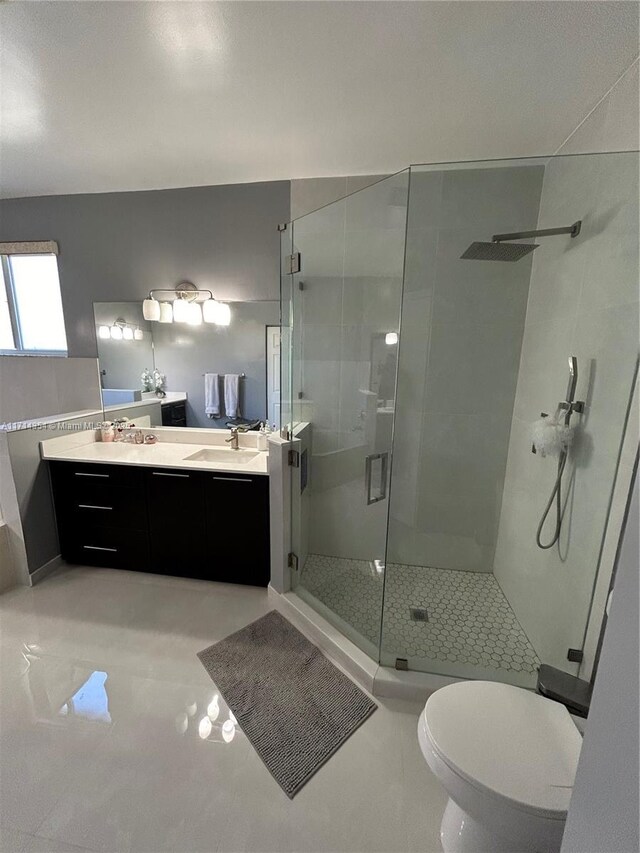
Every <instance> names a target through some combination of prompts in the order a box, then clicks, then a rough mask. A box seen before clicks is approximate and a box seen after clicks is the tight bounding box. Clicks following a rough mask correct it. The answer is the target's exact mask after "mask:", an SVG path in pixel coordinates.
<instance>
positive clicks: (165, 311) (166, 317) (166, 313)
mask: <svg viewBox="0 0 640 853" xmlns="http://www.w3.org/2000/svg"><path fill="white" fill-rule="evenodd" d="M158 320H159V322H160V323H173V305H172V304H171V303H170V302H161V303H160V317H159V318H158Z"/></svg>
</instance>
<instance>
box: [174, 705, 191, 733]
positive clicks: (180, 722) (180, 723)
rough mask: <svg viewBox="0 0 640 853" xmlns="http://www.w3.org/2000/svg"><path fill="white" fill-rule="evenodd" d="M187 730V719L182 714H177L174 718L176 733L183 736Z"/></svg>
mask: <svg viewBox="0 0 640 853" xmlns="http://www.w3.org/2000/svg"><path fill="white" fill-rule="evenodd" d="M188 728H189V717H188V716H187V715H186V714H185V713H184V711H183V712H182V713H181V714H178V715H177V717H176V731H177V732H178V734H180V735H183V734H184V733H185V732H186V730H187V729H188Z"/></svg>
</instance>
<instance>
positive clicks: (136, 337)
mask: <svg viewBox="0 0 640 853" xmlns="http://www.w3.org/2000/svg"><path fill="white" fill-rule="evenodd" d="M143 338H144V333H143V331H142V329H136V330H135V332H134V333H133V339H134V341H141V340H142V339H143Z"/></svg>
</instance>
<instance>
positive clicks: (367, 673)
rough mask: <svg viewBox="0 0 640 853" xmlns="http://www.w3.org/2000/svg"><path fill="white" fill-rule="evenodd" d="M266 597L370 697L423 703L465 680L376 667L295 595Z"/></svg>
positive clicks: (270, 590) (271, 591) (275, 593)
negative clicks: (440, 689) (432, 695)
mask: <svg viewBox="0 0 640 853" xmlns="http://www.w3.org/2000/svg"><path fill="white" fill-rule="evenodd" d="M267 593H268V596H269V602H270V603H271V604H272V605H273V606H274V607H275V608H276V609H277V610H278V611H279V612H280V613H282V615H283V616H285V617H286V618H287V619H289V621H290V622H292V623H293V625H295V627H296V628H297V629H298V630H299V631H301V632H302V633H303V634H304V636H305V637H306V638H307V639H308V640H310V641H311V642H312V643H315V645H316V646H318V648H319V649H321V650H322V651H323V652H324V654H325V655H326V656H327V657H328V658H329V660H331V662H332V663H334V664H335V665H336V666H338V667H339V668H340V669H342V670H343V672H345V673H346V674H347V675H349V676H350V677H351V678H353V679H354V681H356V682H357V683H358V684H359V685H360V686H361V687H363V688H364V689H365V690H367V691H368V692H369V693H371V694H372V695H373V696H377V697H380V698H389V699H406V700H409V701H420V702H426V700H427V699H428V697H429V696H430V695H431V694H432V693H433V692H434V691H436V690H438V689H439V688H440V687H446V685H448V684H455V683H456V682H457V681H465V680H466V679H463V678H453V677H449V676H445V675H436V674H432V673H428V672H400V671H398V670H395V669H392V668H391V667H388V666H380V665H379V664H378V663H377V662H376V661H374V660H372V659H371V658H370V657H369V656H368V655H367V654H365V652H363V651H362V649H360V648H358V646H356V645H355V643H352V642H351V640H348V639H347V638H346V637H345V636H344V635H343V634H341V633H340V632H339V631H338V630H337V628H334V627H333V625H332V624H331V623H330V622H329V621H328V620H327V619H325V618H324V617H323V616H320V614H319V613H316V611H315V610H314V609H313V608H312V607H311V606H310V605H309V604H307V603H306V602H305V601H303V600H302V599H301V598H300V597H299V596H298V595H296V593H295V592H285V593H279V592H278V591H277V590H275V589H274V588H273V587H272V586H271V585H269V587H268V590H267Z"/></svg>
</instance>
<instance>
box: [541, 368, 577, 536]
mask: <svg viewBox="0 0 640 853" xmlns="http://www.w3.org/2000/svg"><path fill="white" fill-rule="evenodd" d="M577 385H578V359H577V358H576V357H575V355H572V356H570V357H569V384H568V386H567V393H566V396H565V399H564V400H563V401H562V402H560V403H558V409H557V412H556V414H555V416H554V417H553V418H552V419H549V420H548V421H547V424H548V427H547V424H545V418H546V417H547V416H545V415H543V419H542V421H539V422H538V424H542V430H541V432H542V435H543V436H545V437H544V438H541V439H540V440H539V441H538V442H534V446H533V452H534V453H536V452H537V450H538V449H540V450H541V451H542V454H543V455H544V451H545V449H551V452H558V453H559V456H558V470H557V474H556V481H555V483H554V486H553V489H552V491H551V496H550V497H549V500H548V501H547V505H546V506H545V508H544V512H543V513H542V518H541V519H540V524H539V525H538V530H537V531H536V544H537V546H538V548H542V549H543V550H545V551H546V550H547V549H549V548H552V547H553V546H554V545H555V544H556V542H557V541H558V539H559V538H560V530H561V529H562V477H563V474H564V470H565V467H566V464H567V456H568V455H569V445H570V443H571V439H572V435H573V430H572V429H571V426H570V422H571V415H572V414H573V413H574V412H578V413H582V412H583V411H584V403H583V402H582V401H581V400H578V401H576V402H574V400H575V396H576V388H577ZM561 412H564V419H563V420H564V424H560V423H559V420H560V417H561ZM548 430H551V431H552V433H553V434H552V438H551V440H549V439H548V438H546V434H547V432H548ZM554 500H555V505H556V525H555V529H554V532H553V537H552V539H551V541H550V542H547V543H546V544H545V543H543V542H542V528H543V527H544V525H545V522H546V520H547V518H548V516H549V512H550V510H551V507H552V505H553V502H554Z"/></svg>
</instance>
